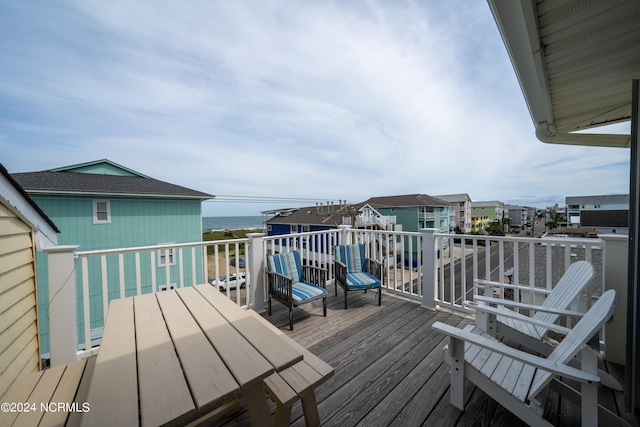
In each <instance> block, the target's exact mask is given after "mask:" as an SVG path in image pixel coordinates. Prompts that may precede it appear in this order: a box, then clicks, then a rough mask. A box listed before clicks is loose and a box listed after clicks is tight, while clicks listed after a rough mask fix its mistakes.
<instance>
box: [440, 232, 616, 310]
mask: <svg viewBox="0 0 640 427" xmlns="http://www.w3.org/2000/svg"><path fill="white" fill-rule="evenodd" d="M436 236H437V245H438V247H439V248H440V253H443V254H444V255H445V256H442V257H440V259H438V260H437V262H438V268H437V270H438V278H437V284H438V285H437V288H438V289H437V292H436V296H435V298H436V301H437V304H438V305H441V306H446V307H448V308H452V309H455V310H466V309H465V307H464V306H463V304H462V303H463V302H464V300H472V299H473V295H477V294H478V293H480V292H479V290H478V286H476V284H475V281H476V280H477V279H482V280H486V281H492V282H497V283H510V284H513V285H516V286H526V287H530V288H532V289H535V288H538V289H540V288H543V289H547V290H551V289H552V288H553V287H554V286H555V284H556V283H557V282H558V280H560V277H562V275H563V274H564V272H565V271H566V270H567V268H568V267H569V265H570V264H571V263H572V262H575V261H577V260H586V261H589V262H591V263H592V264H593V265H594V269H595V272H596V274H595V277H594V278H593V280H592V281H591V284H590V285H589V286H588V288H587V295H586V299H585V302H587V304H589V301H590V300H591V298H592V297H593V296H597V295H599V294H601V293H602V292H603V290H604V280H603V269H604V268H603V265H604V264H603V262H604V257H603V242H602V241H601V240H600V239H564V238H563V239H557V238H542V239H538V238H522V237H503V236H476V235H443V234H436ZM447 241H448V246H449V248H454V249H453V250H448V249H447V250H445V249H444V248H443V246H444V243H445V242H447ZM450 253H453V254H454V255H453V258H452V259H450V257H449V254H450ZM446 261H449V262H451V261H452V264H451V263H450V264H449V265H445V263H446ZM451 265H453V268H451V267H450V266H451ZM496 288H497V294H496V295H495V296H496V297H499V298H504V297H505V289H508V288H509V287H508V286H504V287H503V286H497V287H496ZM482 292H484V291H482ZM509 298H513V299H516V300H519V299H520V298H522V293H518V292H516V293H514V294H513V295H511V294H509Z"/></svg>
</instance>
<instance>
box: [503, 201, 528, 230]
mask: <svg viewBox="0 0 640 427" xmlns="http://www.w3.org/2000/svg"><path fill="white" fill-rule="evenodd" d="M504 212H505V215H506V217H507V218H509V226H510V227H511V230H519V229H521V228H522V227H524V226H525V224H527V222H528V221H529V209H528V208H526V207H523V206H517V205H505V206H504Z"/></svg>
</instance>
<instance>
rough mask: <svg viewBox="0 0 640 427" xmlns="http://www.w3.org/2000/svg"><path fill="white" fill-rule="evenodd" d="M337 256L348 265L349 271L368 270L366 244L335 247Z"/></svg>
mask: <svg viewBox="0 0 640 427" xmlns="http://www.w3.org/2000/svg"><path fill="white" fill-rule="evenodd" d="M335 257H336V259H337V260H338V261H340V262H341V263H343V264H344V265H346V266H347V271H348V272H352V273H360V272H362V271H365V272H366V271H367V259H366V257H365V254H364V245H363V244H357V245H338V246H336V248H335Z"/></svg>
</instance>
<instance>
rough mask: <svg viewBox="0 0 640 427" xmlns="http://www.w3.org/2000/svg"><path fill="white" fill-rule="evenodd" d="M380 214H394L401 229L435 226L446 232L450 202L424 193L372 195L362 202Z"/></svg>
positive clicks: (448, 223) (408, 229)
mask: <svg viewBox="0 0 640 427" xmlns="http://www.w3.org/2000/svg"><path fill="white" fill-rule="evenodd" d="M364 203H365V204H367V205H369V206H371V207H372V208H374V209H376V211H378V212H380V214H382V215H388V216H395V217H396V222H397V223H398V224H402V230H403V231H420V229H421V228H436V229H438V231H439V232H442V233H448V232H449V226H450V215H451V203H449V202H447V201H445V200H442V199H438V198H436V197H432V196H428V195H426V194H406V195H400V196H384V197H372V198H370V199H369V200H367V201H365V202H364Z"/></svg>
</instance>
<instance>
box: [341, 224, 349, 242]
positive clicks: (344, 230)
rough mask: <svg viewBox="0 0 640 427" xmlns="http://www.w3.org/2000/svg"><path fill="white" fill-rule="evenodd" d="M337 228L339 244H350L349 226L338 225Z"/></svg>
mask: <svg viewBox="0 0 640 427" xmlns="http://www.w3.org/2000/svg"><path fill="white" fill-rule="evenodd" d="M338 228H339V229H340V244H341V245H350V244H351V233H350V232H349V231H350V230H351V226H350V225H342V224H341V225H339V226H338Z"/></svg>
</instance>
